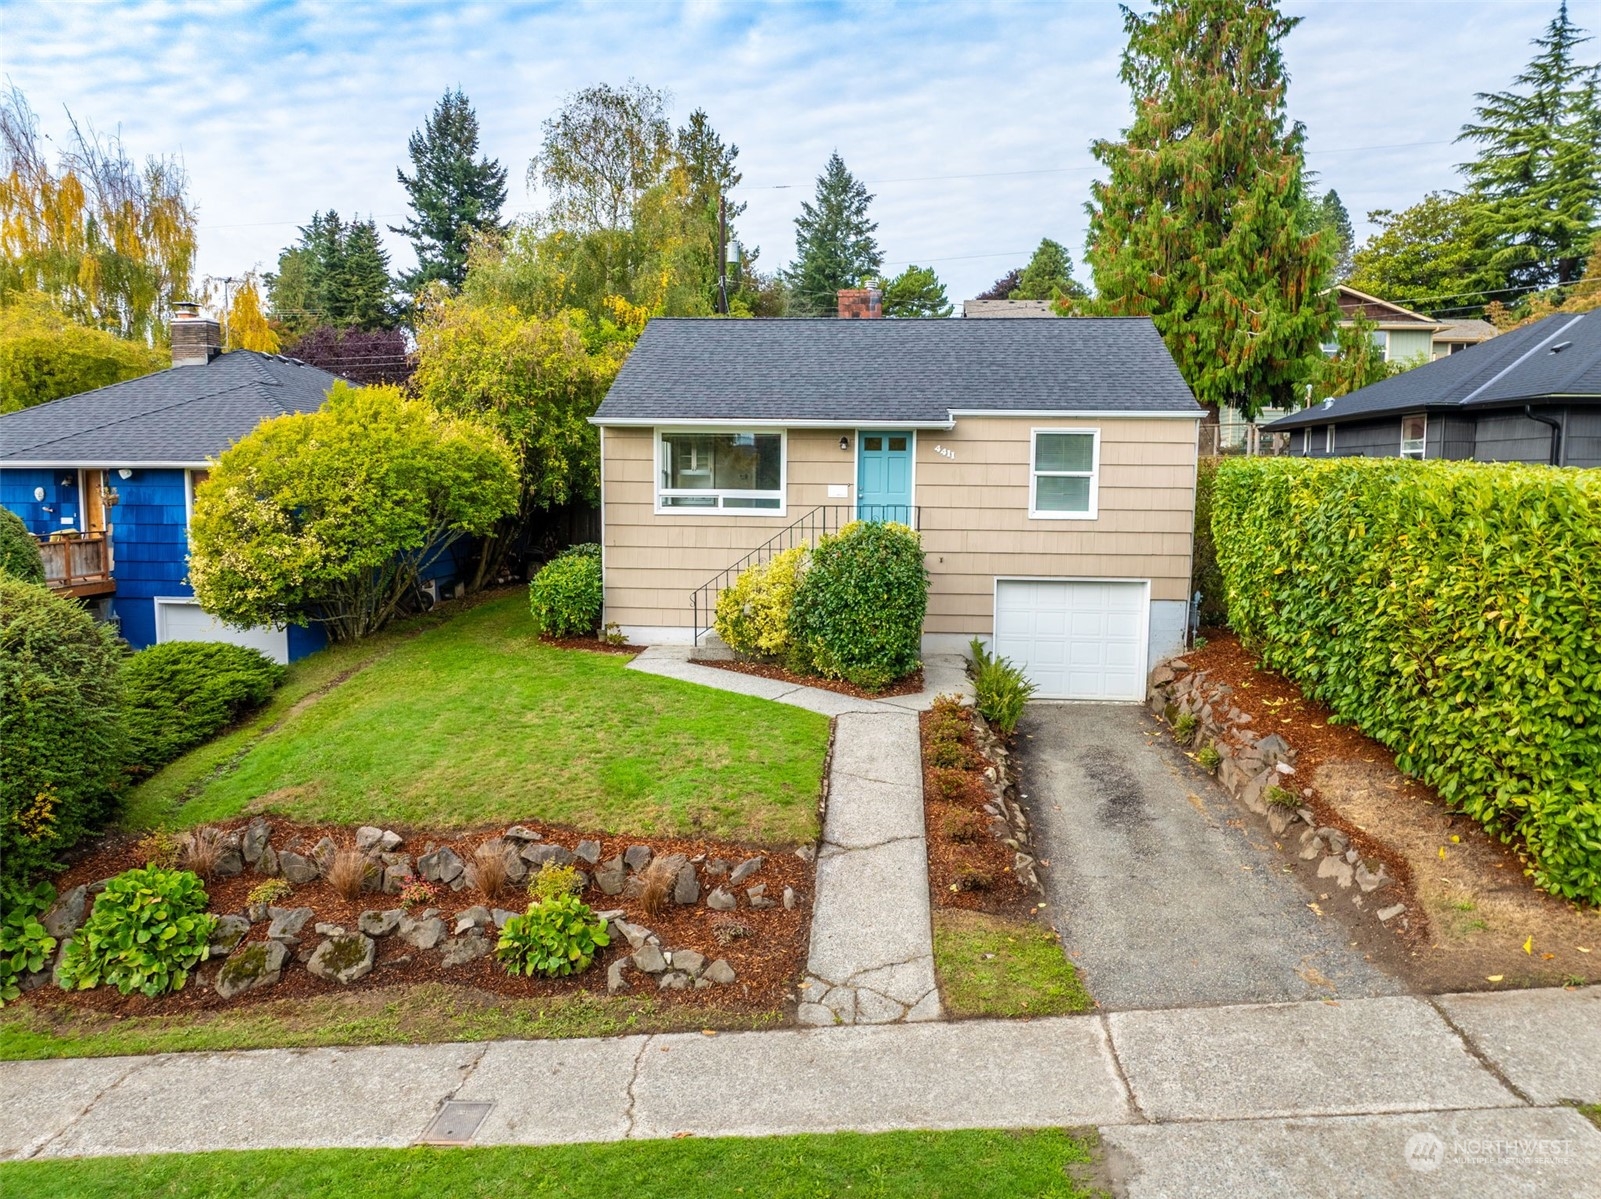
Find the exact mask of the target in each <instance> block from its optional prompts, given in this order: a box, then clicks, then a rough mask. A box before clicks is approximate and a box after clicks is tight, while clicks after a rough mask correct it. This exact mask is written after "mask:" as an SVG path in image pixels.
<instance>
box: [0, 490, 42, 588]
mask: <svg viewBox="0 0 1601 1199" xmlns="http://www.w3.org/2000/svg"><path fill="white" fill-rule="evenodd" d="M0 574H8V575H10V576H11V577H12V578H13V579H20V580H22V582H24V583H43V582H44V555H43V554H42V553H41V551H40V549H39V539H38V538H37V537H35V536H34V535H33V534H32V533H30V532H28V526H27V525H25V524H23V523H22V517H20V516H18V515H17V514H16V513H15V512H13V511H11V509H10V508H0Z"/></svg>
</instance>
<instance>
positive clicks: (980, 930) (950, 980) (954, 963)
mask: <svg viewBox="0 0 1601 1199" xmlns="http://www.w3.org/2000/svg"><path fill="white" fill-rule="evenodd" d="M934 972H935V974H936V975H937V976H938V978H939V991H940V998H941V1000H942V1001H943V1002H944V1004H945V1010H946V1011H948V1012H949V1013H950V1014H951V1015H953V1016H1071V1015H1074V1014H1076V1013H1078V1012H1088V1011H1091V1010H1093V1009H1094V1007H1095V1001H1094V1000H1093V999H1091V998H1090V994H1089V992H1088V991H1086V990H1085V989H1084V984H1083V983H1082V982H1080V981H1079V977H1078V971H1077V970H1075V969H1074V968H1073V964H1072V963H1071V962H1069V961H1068V960H1067V956H1066V955H1065V954H1064V953H1063V952H1062V943H1061V942H1060V941H1058V940H1057V939H1056V934H1054V933H1053V932H1051V930H1050V929H1048V928H1043V927H1041V926H1040V925H1038V924H1034V923H1031V922H1029V921H1026V920H1006V919H1003V918H1001V917H999V916H986V915H984V914H983V913H981V912H962V911H954V910H949V909H947V910H945V911H936V912H935V913H934Z"/></svg>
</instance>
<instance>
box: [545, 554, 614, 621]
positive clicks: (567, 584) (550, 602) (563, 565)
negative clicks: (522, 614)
mask: <svg viewBox="0 0 1601 1199" xmlns="http://www.w3.org/2000/svg"><path fill="white" fill-rule="evenodd" d="M595 549H596V551H597V552H595V553H593V554H592V553H590V552H589V547H588V546H578V545H575V546H573V547H572V549H570V550H566V551H564V552H563V553H560V554H557V555H556V556H555V557H554V558H552V559H551V560H550V561H549V562H547V563H545V565H544V566H542V567H540V569H539V573H538V574H536V575H535V576H534V578H533V581H532V582H530V583H529V584H528V609H529V611H530V612H532V613H533V617H534V627H535V631H536V632H538V633H539V634H540V635H541V636H543V637H583V636H587V635H588V634H590V633H593V632H594V631H595V630H596V629H597V628H599V627H600V610H601V605H602V604H603V603H604V602H605V588H604V586H603V584H602V581H601V570H600V554H599V552H598V550H599V547H598V546H597V547H595Z"/></svg>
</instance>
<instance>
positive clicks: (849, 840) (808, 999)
mask: <svg viewBox="0 0 1601 1199" xmlns="http://www.w3.org/2000/svg"><path fill="white" fill-rule="evenodd" d="M806 976H807V977H806V981H805V982H804V983H802V992H801V1004H800V1007H799V1010H798V1011H797V1013H796V1018H797V1019H798V1020H799V1021H800V1022H801V1023H802V1024H810V1025H826V1024H889V1023H894V1022H895V1021H899V1020H937V1019H939V1016H940V1003H939V991H938V988H937V987H936V985H935V982H934V928H933V921H932V918H931V915H930V908H929V898H928V847H927V844H926V843H925V841H924V837H923V768H922V748H921V745H920V742H919V738H918V726H917V716H916V715H915V714H914V713H911V712H900V711H894V710H889V709H883V708H880V709H878V710H876V711H872V712H848V713H844V714H842V715H840V716H839V717H837V718H836V719H835V723H834V756H833V761H832V763H831V765H830V768H829V774H828V808H827V811H826V812H825V814H824V818H823V845H822V849H821V850H819V851H818V855H817V879H816V898H815V899H814V900H813V902H812V942H811V950H810V953H809V954H808V956H807V960H806Z"/></svg>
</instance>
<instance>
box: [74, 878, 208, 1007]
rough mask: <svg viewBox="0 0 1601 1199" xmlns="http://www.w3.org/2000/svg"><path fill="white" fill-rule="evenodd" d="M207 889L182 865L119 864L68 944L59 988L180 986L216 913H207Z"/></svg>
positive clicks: (200, 957) (204, 951) (159, 989)
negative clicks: (135, 867) (127, 867)
mask: <svg viewBox="0 0 1601 1199" xmlns="http://www.w3.org/2000/svg"><path fill="white" fill-rule="evenodd" d="M206 903H207V899H206V889H205V887H203V886H202V885H201V883H200V879H199V878H198V877H197V876H195V875H193V874H191V873H190V872H189V871H187V870H163V869H162V868H161V867H159V866H145V867H143V868H141V869H138V870H126V871H124V872H123V873H121V874H119V875H117V876H116V877H115V878H113V879H111V880H110V881H109V882H108V883H107V884H106V889H105V890H104V891H102V892H101V893H100V894H99V895H98V896H96V897H95V901H94V907H93V908H91V909H90V910H89V918H88V919H87V920H85V921H84V922H83V927H81V928H80V929H78V931H77V933H75V934H74V935H73V938H72V940H70V941H68V942H67V950H66V953H65V954H63V955H62V960H61V986H62V988H63V989H64V990H69V991H70V990H74V989H76V990H79V991H87V990H88V989H89V988H90V987H97V986H99V985H100V984H101V983H107V984H109V985H111V986H113V987H116V988H117V990H118V991H120V992H121V993H122V994H124V995H131V994H132V993H133V992H135V991H138V992H140V993H142V994H144V995H162V994H165V993H166V992H168V991H178V990H182V989H183V985H184V983H185V982H187V981H188V979H189V971H190V970H192V969H193V968H194V967H195V965H196V964H197V963H200V962H203V961H205V960H206V957H207V955H208V953H209V952H210V951H209V948H208V946H209V945H210V943H211V932H212V929H213V928H215V927H216V924H217V918H216V917H215V916H211V915H208V914H207V913H206Z"/></svg>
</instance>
